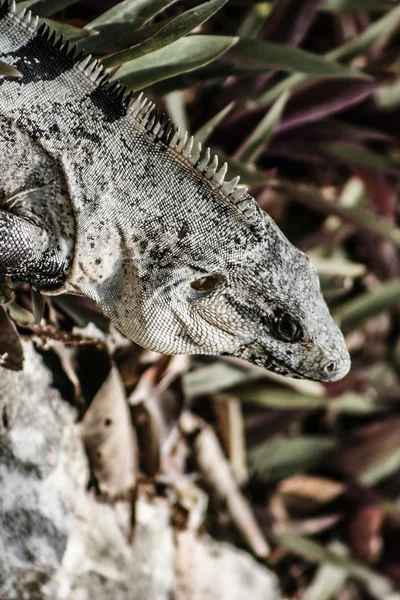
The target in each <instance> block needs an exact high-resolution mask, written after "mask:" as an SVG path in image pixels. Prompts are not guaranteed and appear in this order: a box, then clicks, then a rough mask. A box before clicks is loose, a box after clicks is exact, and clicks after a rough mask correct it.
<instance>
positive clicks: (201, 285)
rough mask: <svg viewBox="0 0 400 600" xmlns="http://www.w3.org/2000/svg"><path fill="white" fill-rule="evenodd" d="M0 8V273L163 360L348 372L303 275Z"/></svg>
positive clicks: (100, 85)
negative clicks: (79, 305)
mask: <svg viewBox="0 0 400 600" xmlns="http://www.w3.org/2000/svg"><path fill="white" fill-rule="evenodd" d="M74 54H75V52H74V49H72V50H68V47H66V46H62V44H61V43H56V44H55V42H54V38H53V39H49V33H48V31H46V30H43V29H39V30H37V27H36V23H35V21H34V20H32V19H31V17H30V14H29V13H28V14H25V13H21V14H20V15H16V14H15V6H14V5H13V4H10V5H8V2H5V1H4V0H0V60H2V61H4V62H6V63H7V64H9V65H12V66H13V67H15V68H16V69H17V70H18V71H19V72H20V73H21V74H22V77H21V78H20V79H18V78H15V77H3V78H2V79H0V155H1V157H2V160H1V163H0V203H1V208H0V231H3V234H2V235H1V236H0V240H1V241H0V273H1V274H3V275H12V276H15V277H18V278H20V279H23V280H26V281H28V282H30V283H31V284H33V285H34V286H35V287H36V289H39V290H40V291H42V292H45V293H53V294H54V293H63V292H68V293H74V294H80V295H86V296H89V297H90V298H93V299H94V300H96V301H97V302H98V303H99V304H100V305H101V306H102V308H103V309H104V311H105V312H106V313H107V315H108V316H109V317H110V319H111V321H112V322H113V323H114V324H115V325H116V327H117V328H118V329H119V330H120V331H122V332H123V333H124V334H125V335H126V336H128V337H129V338H131V339H132V340H134V341H135V342H137V343H138V344H141V345H142V346H145V347H147V348H151V349H153V350H156V351H159V352H165V353H171V354H175V353H193V354H227V355H230V356H235V357H240V358H244V359H246V360H248V361H250V362H252V363H254V364H257V365H260V366H262V367H265V368H267V369H271V370H273V371H277V372H279V373H283V374H287V375H291V376H294V377H306V378H309V379H316V380H320V381H334V380H337V379H340V378H341V377H343V376H344V375H345V374H346V373H347V372H348V370H349V366H350V361H349V355H348V352H347V350H346V347H345V344H344V340H343V336H342V334H341V332H340V331H339V329H338V328H337V327H336V325H335V324H334V322H333V320H332V318H331V317H330V315H329V312H328V309H327V306H326V304H325V302H324V300H323V298H322V295H321V291H320V286H319V281H318V276H317V273H316V270H315V267H314V266H313V265H312V264H311V263H310V261H309V260H308V258H307V257H306V256H305V255H304V254H303V253H302V252H300V251H299V250H297V249H296V248H294V247H293V246H292V245H291V244H290V243H289V242H288V240H287V239H286V238H285V237H284V236H283V234H282V233H281V232H280V230H279V229H278V227H277V226H276V224H275V223H274V222H273V221H272V219H271V218H270V217H269V216H268V215H267V214H266V213H264V212H263V211H262V210H260V208H259V207H258V206H257V204H256V203H255V201H254V199H253V198H252V197H251V196H249V195H248V194H247V193H246V191H245V190H243V189H240V188H237V183H238V181H237V180H233V181H232V182H225V181H224V177H225V171H226V169H225V167H222V169H221V170H220V171H217V164H216V161H215V160H214V161H213V162H211V163H210V155H209V151H207V152H206V153H205V154H203V155H201V154H200V151H199V150H196V151H193V150H192V141H191V140H190V139H189V140H188V139H187V137H183V138H182V137H181V136H180V135H179V132H178V131H177V130H176V128H175V127H174V126H173V125H172V124H171V123H169V122H167V121H166V120H165V119H164V120H163V119H161V120H160V118H159V116H158V113H157V111H156V109H155V108H154V106H153V105H152V104H151V103H149V102H146V101H142V100H141V98H139V99H137V100H135V101H134V102H132V100H131V99H130V98H124V97H123V93H124V90H123V89H122V88H121V86H117V87H116V88H114V89H113V88H110V85H109V84H108V83H107V82H106V81H104V79H102V78H104V73H102V68H101V67H98V65H97V64H96V62H94V61H90V59H89V61H87V60H82V59H81V57H76V56H74Z"/></svg>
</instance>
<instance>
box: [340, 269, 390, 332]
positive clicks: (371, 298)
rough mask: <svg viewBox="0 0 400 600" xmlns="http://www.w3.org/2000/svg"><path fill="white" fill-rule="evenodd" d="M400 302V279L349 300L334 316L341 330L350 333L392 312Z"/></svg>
mask: <svg viewBox="0 0 400 600" xmlns="http://www.w3.org/2000/svg"><path fill="white" fill-rule="evenodd" d="M398 302H400V279H394V280H392V281H390V282H388V283H383V284H381V285H380V286H378V287H377V288H376V289H374V290H371V291H369V292H366V293H365V294H361V295H360V296H357V297H356V298H354V299H352V300H348V301H347V302H345V303H344V304H342V305H341V306H340V307H339V308H338V309H336V311H335V312H334V315H335V317H336V319H338V321H339V323H340V326H341V328H342V329H343V330H344V331H348V330H349V329H354V328H355V327H357V326H358V325H361V323H363V322H364V321H366V320H367V319H369V318H371V317H374V316H376V315H379V314H380V313H381V312H384V311H386V310H391V309H392V308H394V306H396V304H397V303H398Z"/></svg>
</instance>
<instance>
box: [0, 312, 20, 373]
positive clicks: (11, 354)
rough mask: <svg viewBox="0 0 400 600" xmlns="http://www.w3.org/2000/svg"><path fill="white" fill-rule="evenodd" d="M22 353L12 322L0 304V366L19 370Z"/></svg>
mask: <svg viewBox="0 0 400 600" xmlns="http://www.w3.org/2000/svg"><path fill="white" fill-rule="evenodd" d="M23 360H24V355H23V351H22V345H21V340H20V338H19V335H18V332H17V329H16V327H15V325H14V323H13V322H12V321H11V319H10V318H9V316H8V314H7V313H6V311H5V310H4V308H3V307H2V306H0V366H2V367H5V368H6V369H10V370H11V371H21V370H22V363H23Z"/></svg>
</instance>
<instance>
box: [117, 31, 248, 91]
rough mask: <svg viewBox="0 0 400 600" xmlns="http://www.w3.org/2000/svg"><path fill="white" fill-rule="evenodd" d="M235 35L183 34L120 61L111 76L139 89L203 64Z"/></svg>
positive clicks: (223, 48)
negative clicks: (165, 45)
mask: <svg viewBox="0 0 400 600" xmlns="http://www.w3.org/2000/svg"><path fill="white" fill-rule="evenodd" d="M236 41H237V38H235V37H229V36H217V35H194V36H190V37H184V38H181V39H179V40H176V42H173V43H172V44H170V45H169V46H168V47H167V48H162V49H161V50H156V52H152V53H151V54H148V55H146V56H142V57H141V58H137V59H135V60H131V61H129V62H128V63H126V64H124V65H122V67H120V68H119V69H118V71H117V73H116V75H115V76H114V77H113V79H119V80H120V81H121V82H122V83H123V84H125V85H127V86H128V87H129V88H131V89H132V88H135V89H136V90H140V89H142V88H144V87H147V86H148V85H151V84H153V83H155V82H156V81H161V80H162V79H167V78H168V77H173V76H174V75H178V74H180V73H187V72H188V71H193V70H194V69H197V68H199V67H202V66H204V65H206V64H208V63H210V62H212V61H213V60H215V59H216V58H218V57H219V56H221V54H223V53H224V52H226V51H227V50H228V49H229V48H231V47H232V46H233V45H234V44H235V43H236Z"/></svg>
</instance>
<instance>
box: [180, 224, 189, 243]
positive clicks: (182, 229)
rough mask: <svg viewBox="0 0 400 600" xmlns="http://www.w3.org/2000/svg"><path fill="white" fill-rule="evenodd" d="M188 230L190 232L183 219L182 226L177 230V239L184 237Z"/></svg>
mask: <svg viewBox="0 0 400 600" xmlns="http://www.w3.org/2000/svg"><path fill="white" fill-rule="evenodd" d="M189 232H190V229H189V225H188V224H187V223H186V221H185V222H184V223H182V227H181V228H180V229H179V231H178V239H179V240H182V239H183V238H184V237H186V236H187V235H188V233H189Z"/></svg>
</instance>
